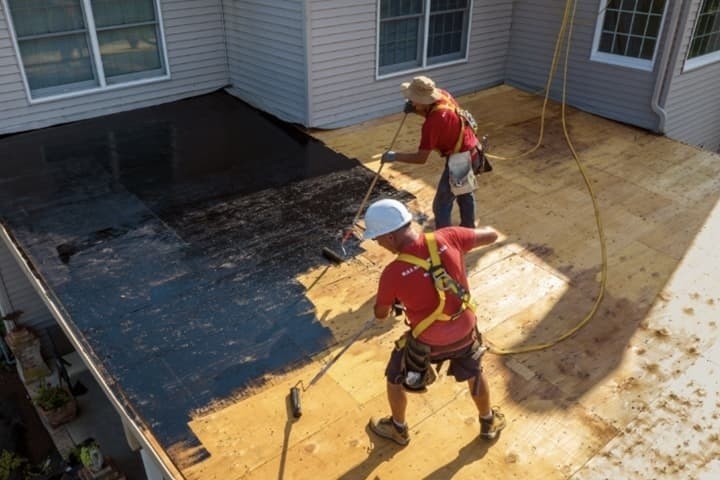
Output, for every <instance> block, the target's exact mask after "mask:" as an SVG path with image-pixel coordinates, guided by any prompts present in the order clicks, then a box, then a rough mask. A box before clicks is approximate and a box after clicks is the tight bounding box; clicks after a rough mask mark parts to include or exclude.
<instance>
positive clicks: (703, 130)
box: [665, 0, 720, 152]
mask: <svg viewBox="0 0 720 480" xmlns="http://www.w3.org/2000/svg"><path fill="white" fill-rule="evenodd" d="M702 3H703V0H692V5H691V6H690V8H689V9H688V13H687V17H686V23H685V24H681V25H680V27H679V28H680V29H681V30H680V31H681V32H684V34H683V35H682V40H681V43H680V48H679V49H678V51H679V54H678V56H679V59H678V61H677V62H676V63H675V68H674V71H673V77H672V81H671V85H670V88H669V92H668V95H667V100H666V102H665V110H666V112H667V121H666V124H665V134H666V135H667V136H668V137H670V138H673V139H676V140H680V141H683V142H686V143H689V144H691V145H696V146H699V147H702V148H705V149H707V150H710V151H714V152H720V82H718V79H719V78H720V62H714V63H709V64H706V65H704V66H702V67H699V68H693V69H690V70H688V69H683V61H682V60H683V59H684V58H685V57H686V56H687V52H688V50H689V48H690V43H691V40H692V36H693V32H694V31H695V29H694V27H695V22H696V19H697V18H698V14H699V11H700V8H701V5H702Z"/></svg>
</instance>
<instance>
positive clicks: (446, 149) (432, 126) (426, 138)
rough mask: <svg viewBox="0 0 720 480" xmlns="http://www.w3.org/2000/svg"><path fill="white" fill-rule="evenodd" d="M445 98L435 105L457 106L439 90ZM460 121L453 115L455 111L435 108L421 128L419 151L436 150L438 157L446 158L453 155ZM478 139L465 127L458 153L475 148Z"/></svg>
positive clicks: (447, 94) (458, 134) (448, 96)
mask: <svg viewBox="0 0 720 480" xmlns="http://www.w3.org/2000/svg"><path fill="white" fill-rule="evenodd" d="M440 91H441V92H442V93H443V95H445V96H446V98H447V101H445V100H439V101H438V102H437V103H441V104H449V105H452V106H454V107H457V106H458V103H457V101H456V100H455V99H454V98H453V97H452V96H451V95H450V94H449V93H448V92H446V91H445V90H440ZM461 125H462V120H461V119H460V117H459V116H458V115H457V113H455V110H448V109H446V108H436V109H435V110H432V111H431V112H430V113H428V115H427V117H425V122H424V123H423V126H422V133H421V136H420V147H419V149H420V150H437V151H438V152H440V155H442V156H444V157H446V156H448V155H450V154H451V153H455V144H457V140H458V137H459V136H460V126H461ZM477 144H478V139H477V137H476V136H475V132H473V131H472V128H470V127H469V126H467V125H465V129H464V130H463V141H462V146H461V147H460V150H459V151H460V152H467V151H469V150H472V149H473V148H475V147H476V146H477Z"/></svg>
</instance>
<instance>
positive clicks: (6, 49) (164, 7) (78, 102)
mask: <svg viewBox="0 0 720 480" xmlns="http://www.w3.org/2000/svg"><path fill="white" fill-rule="evenodd" d="M1 4H2V3H1V2H0V5H1ZM159 4H160V9H161V12H162V15H161V18H162V22H163V26H164V32H165V43H166V46H167V56H168V72H169V74H170V78H168V79H165V80H162V81H159V82H154V83H148V84H138V85H133V86H124V87H122V88H117V89H108V90H104V91H96V92H93V93H80V94H77V95H76V96H73V97H69V98H61V99H57V100H53V101H44V102H39V103H35V104H31V103H30V101H29V100H28V98H27V94H26V90H25V86H24V83H23V79H22V74H21V67H20V65H19V63H18V56H17V55H16V51H15V47H14V46H13V42H12V39H11V37H10V34H9V31H10V26H9V24H8V18H7V17H6V16H5V10H4V8H3V9H1V10H0V135H1V134H5V133H12V132H19V131H24V130H31V129H35V128H42V127H47V126H50V125H56V124H60V123H66V122H71V121H77V120H82V119H86V118H92V117H96V116H100V115H106V114H109V113H115V112H121V111H126V110H133V109H136V108H142V107H147V106H151V105H157V104H160V103H165V102H170V101H174V100H179V99H182V98H187V97H192V96H196V95H200V94H203V93H208V92H211V91H214V90H217V89H219V88H222V87H224V86H226V85H227V84H228V83H229V77H228V69H227V58H226V52H225V36H224V30H223V19H222V8H221V5H220V0H159Z"/></svg>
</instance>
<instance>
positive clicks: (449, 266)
mask: <svg viewBox="0 0 720 480" xmlns="http://www.w3.org/2000/svg"><path fill="white" fill-rule="evenodd" d="M365 225H366V230H365V235H364V237H365V238H368V239H373V240H375V241H377V242H378V243H379V244H380V245H381V246H382V247H384V248H385V249H387V250H389V251H390V252H392V253H395V254H397V255H398V256H397V258H396V259H395V260H393V261H392V262H390V263H389V264H388V265H387V266H386V267H385V268H384V270H383V272H382V275H381V276H380V283H379V285H378V291H377V298H376V301H375V308H374V313H375V317H376V318H377V319H378V320H379V321H383V320H385V319H386V318H387V317H388V315H389V314H390V311H391V310H392V309H393V307H394V306H395V305H396V304H397V302H400V303H401V304H402V306H403V307H404V309H405V314H406V316H407V321H408V323H409V327H410V328H409V329H408V331H407V332H405V333H404V334H403V336H402V337H401V338H400V339H399V340H398V341H397V342H396V347H395V348H394V349H393V352H392V354H391V355H390V360H389V361H388V364H387V367H386V369H385V377H386V385H387V397H388V401H389V403H390V415H389V416H387V417H373V418H371V419H370V424H369V427H370V429H371V430H372V431H373V432H375V433H376V434H377V435H379V436H381V437H384V438H387V439H390V440H392V441H394V442H396V443H398V444H400V445H407V444H408V442H409V441H410V436H409V433H408V427H407V423H406V419H405V410H406V407H407V395H406V391H411V392H423V391H425V390H426V387H427V386H428V385H429V384H431V383H432V382H433V381H434V380H435V376H436V374H435V370H434V367H433V366H434V365H440V364H442V363H443V362H445V361H449V368H448V375H452V376H454V377H455V380H456V381H458V382H467V383H468V387H469V389H470V394H471V396H472V399H473V401H474V403H475V406H476V408H477V410H478V415H479V421H480V437H481V438H483V439H486V440H491V439H494V438H495V437H496V436H497V435H498V433H500V431H501V430H502V429H503V428H504V427H505V417H504V416H503V414H502V413H500V412H499V410H498V409H497V408H496V407H491V404H490V391H489V386H488V382H487V379H486V378H485V374H484V373H483V369H482V365H481V359H482V354H483V353H484V351H485V348H484V347H483V346H482V336H481V335H480V333H479V332H478V329H477V319H476V316H475V311H474V310H475V307H474V304H473V302H472V299H471V298H470V293H469V291H470V288H469V286H468V279H467V274H466V273H465V259H464V254H465V252H468V251H470V250H472V249H473V248H476V247H480V246H483V245H490V244H491V243H493V242H495V240H496V239H497V237H498V235H497V232H495V230H493V229H492V228H490V227H483V228H466V227H446V228H441V229H438V230H436V231H435V232H431V233H425V234H423V233H421V232H420V231H419V230H418V229H416V227H415V226H414V225H413V223H412V215H411V214H410V212H409V211H408V209H407V208H405V206H404V205H403V204H402V203H400V202H398V201H397V200H393V199H383V200H379V201H376V202H374V203H372V204H371V205H370V206H369V207H368V209H367V211H366V213H365ZM428 259H429V260H428ZM438 368H439V367H438Z"/></svg>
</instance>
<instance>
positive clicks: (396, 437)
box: [368, 417, 410, 446]
mask: <svg viewBox="0 0 720 480" xmlns="http://www.w3.org/2000/svg"><path fill="white" fill-rule="evenodd" d="M368 426H369V427H370V430H372V431H373V432H375V433H376V434H377V435H379V436H381V437H383V438H387V439H390V440H392V441H393V442H395V443H397V444H398V445H403V446H405V445H407V444H408V443H410V434H409V433H408V428H407V427H405V428H400V427H398V426H397V425H396V424H395V422H394V421H393V418H392V417H385V418H377V417H373V418H371V419H370V424H369V425H368Z"/></svg>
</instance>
